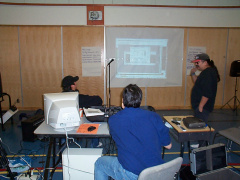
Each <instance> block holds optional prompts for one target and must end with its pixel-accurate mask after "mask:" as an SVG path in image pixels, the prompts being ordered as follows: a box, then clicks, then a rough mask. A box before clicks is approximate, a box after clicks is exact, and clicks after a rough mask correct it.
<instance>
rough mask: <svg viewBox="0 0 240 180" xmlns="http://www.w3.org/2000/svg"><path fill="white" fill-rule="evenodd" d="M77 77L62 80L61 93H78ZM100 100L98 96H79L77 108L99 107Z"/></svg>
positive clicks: (67, 77)
mask: <svg viewBox="0 0 240 180" xmlns="http://www.w3.org/2000/svg"><path fill="white" fill-rule="evenodd" d="M78 80H79V77H78V76H75V77H73V76H66V77H64V78H63V80H62V91H63V92H79V90H78V89H77V81H78ZM101 105H102V99H101V97H99V96H89V95H84V94H79V107H86V108H88V107H91V106H101Z"/></svg>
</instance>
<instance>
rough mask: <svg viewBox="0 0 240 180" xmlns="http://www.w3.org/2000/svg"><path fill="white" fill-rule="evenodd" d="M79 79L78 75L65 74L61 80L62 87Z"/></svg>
mask: <svg viewBox="0 0 240 180" xmlns="http://www.w3.org/2000/svg"><path fill="white" fill-rule="evenodd" d="M78 80H79V77H78V76H75V77H73V76H66V77H64V78H63V80H62V87H67V86H71V85H73V84H74V83H75V82H77V81H78Z"/></svg>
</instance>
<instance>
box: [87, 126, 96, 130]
mask: <svg viewBox="0 0 240 180" xmlns="http://www.w3.org/2000/svg"><path fill="white" fill-rule="evenodd" d="M94 129H96V127H95V126H90V127H88V131H93V130H94Z"/></svg>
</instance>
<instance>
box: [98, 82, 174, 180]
mask: <svg viewBox="0 0 240 180" xmlns="http://www.w3.org/2000/svg"><path fill="white" fill-rule="evenodd" d="M122 96H123V102H122V108H123V110H122V111H119V112H118V113H117V114H115V115H113V116H111V117H110V119H109V129H110V134H111V135H112V138H113V139H114V141H115V143H116V146H117V148H118V156H117V157H114V156H103V157H100V158H99V159H98V160H97V161H96V162H95V171H94V177H95V178H94V179H95V180H108V177H112V178H113V179H115V180H122V179H124V180H137V179H138V176H139V174H140V173H141V171H142V170H144V169H146V168H148V167H152V166H156V165H159V164H162V163H164V161H163V160H162V158H161V152H162V147H163V146H164V147H165V148H167V149H170V148H171V147H172V144H171V138H170V136H169V129H168V128H167V127H166V126H165V125H164V123H163V120H162V119H161V118H160V116H159V115H158V114H157V113H155V112H152V111H147V110H143V109H140V104H141V101H142V90H141V89H140V88H139V87H138V86H137V85H135V84H129V85H128V86H127V87H125V89H124V90H123V94H122Z"/></svg>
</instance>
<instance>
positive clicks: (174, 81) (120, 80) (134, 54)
mask: <svg viewBox="0 0 240 180" xmlns="http://www.w3.org/2000/svg"><path fill="white" fill-rule="evenodd" d="M105 33H106V34H105V37H106V41H105V42H106V60H107V62H109V61H110V60H111V59H114V61H113V62H112V63H111V67H110V68H111V69H110V75H109V74H108V75H107V77H110V82H111V87H125V86H126V85H128V84H130V83H132V84H137V85H138V86H140V87H170V86H182V63H183V39H184V30H183V29H176V28H174V29H173V28H142V27H134V28H132V27H107V28H106V31H105Z"/></svg>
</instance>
